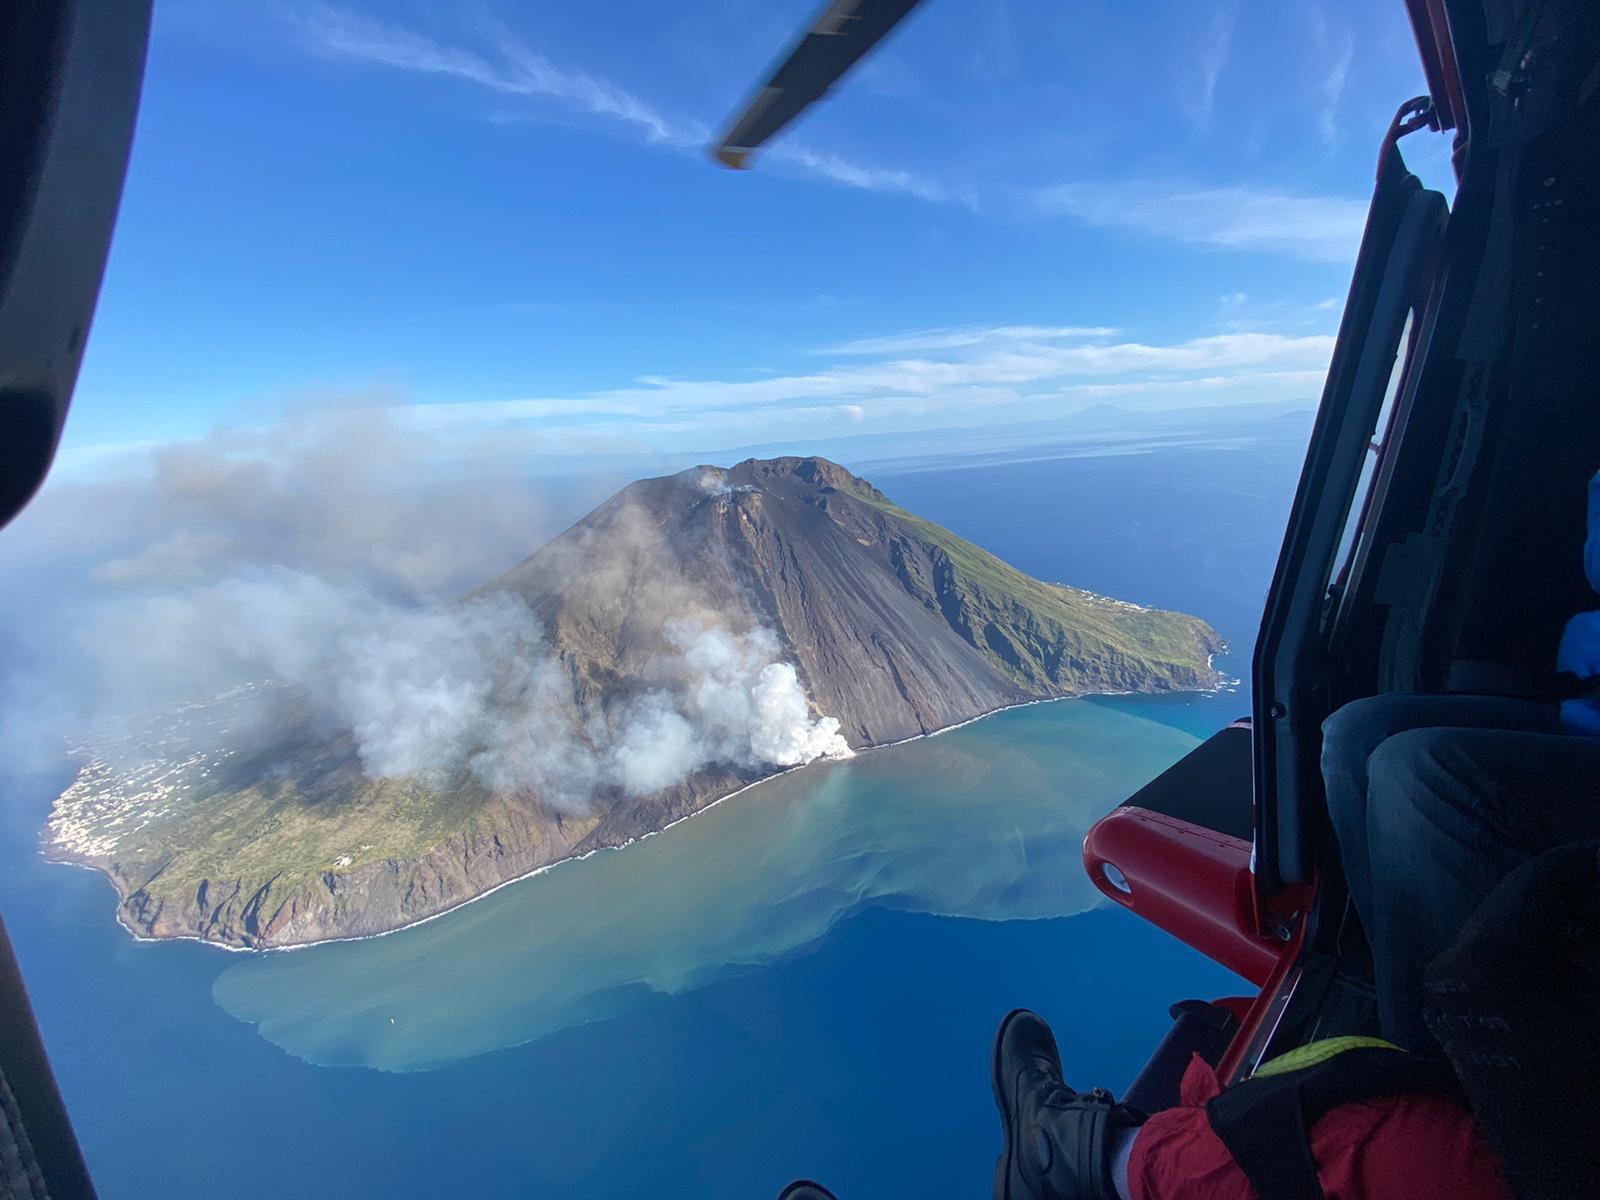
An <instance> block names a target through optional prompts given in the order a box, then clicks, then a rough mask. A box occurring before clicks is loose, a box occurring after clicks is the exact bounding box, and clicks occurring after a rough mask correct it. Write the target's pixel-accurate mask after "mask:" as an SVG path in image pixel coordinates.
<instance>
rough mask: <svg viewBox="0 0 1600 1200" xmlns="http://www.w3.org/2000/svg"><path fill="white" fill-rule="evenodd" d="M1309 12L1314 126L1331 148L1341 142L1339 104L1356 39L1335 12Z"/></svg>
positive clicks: (1314, 9)
mask: <svg viewBox="0 0 1600 1200" xmlns="http://www.w3.org/2000/svg"><path fill="white" fill-rule="evenodd" d="M1308 11H1309V12H1310V20H1311V38H1312V43H1313V47H1314V56H1315V61H1314V62H1313V63H1312V67H1311V71H1312V78H1313V79H1315V80H1316V81H1317V83H1316V99H1317V105H1318V111H1317V125H1318V128H1319V129H1320V130H1321V132H1322V140H1323V141H1325V142H1327V143H1329V144H1330V145H1332V144H1334V143H1336V142H1338V141H1339V140H1340V132H1339V101H1340V100H1341V99H1342V98H1343V97H1344V89H1345V85H1346V84H1348V83H1349V81H1350V67H1351V65H1352V64H1353V63H1354V62H1355V55H1356V41H1355V35H1354V34H1353V33H1351V31H1350V27H1349V25H1348V24H1346V23H1345V22H1344V20H1343V19H1342V18H1341V17H1340V16H1339V14H1338V12H1337V10H1334V9H1330V8H1328V7H1324V6H1322V5H1316V4H1313V5H1312V6H1311V8H1310V9H1309V10H1308Z"/></svg>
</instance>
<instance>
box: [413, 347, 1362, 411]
mask: <svg viewBox="0 0 1600 1200" xmlns="http://www.w3.org/2000/svg"><path fill="white" fill-rule="evenodd" d="M999 328H1001V329H1015V328H1019V327H999ZM983 332H985V333H988V332H991V331H983ZM886 341H887V342H889V343H890V344H891V345H892V342H893V340H892V339H886ZM973 344H974V345H976V346H978V347H979V349H978V350H977V352H976V353H972V354H969V355H966V356H964V357H954V358H926V357H924V358H901V359H891V360H887V361H883V362H875V363H859V364H849V365H840V366H834V367H830V368H827V369H824V370H819V371H813V372H807V373H804V374H797V375H775V376H770V377H765V378H760V379H743V380H721V379H675V378H669V377H665V376H646V377H643V378H641V379H639V380H637V381H636V383H635V384H634V385H633V386H631V387H623V388H612V389H608V390H605V391H600V392H593V393H590V394H587V395H582V396H573V397H538V398H529V399H521V400H500V401H486V402H470V403H463V404H429V405H418V406H414V407H412V408H410V409H407V410H404V414H405V419H406V420H407V422H408V423H409V424H410V425H411V426H412V427H413V428H418V429H433V430H447V429H452V428H466V427H474V426H480V427H481V426H494V425H515V424H520V423H525V422H545V421H552V420H582V421H595V420H609V421H630V420H631V421H633V422H635V423H638V424H640V425H642V426H645V427H648V428H650V429H654V430H656V431H658V432H659V431H661V430H662V429H665V428H667V424H666V422H669V421H670V420H672V419H673V418H682V417H685V416H692V415H704V414H723V415H724V416H726V415H727V414H737V413H752V412H767V413H773V412H778V411H780V410H781V412H782V413H783V414H784V415H786V416H793V415H795V414H796V413H797V412H799V411H803V409H797V408H796V407H795V406H813V407H815V406H826V407H828V408H829V409H830V410H831V411H832V412H835V413H843V415H853V414H851V413H850V409H851V408H852V407H854V408H859V409H861V410H863V412H864V413H870V414H877V413H879V412H881V411H883V410H884V408H885V406H886V404H887V403H888V402H892V401H896V400H913V401H921V402H922V410H923V411H930V410H932V409H936V408H943V407H956V406H962V405H972V404H974V403H986V404H995V403H1004V402H1020V401H1025V400H1028V399H1030V398H1037V397H1038V396H1040V395H1044V394H1048V390H1049V389H1052V388H1055V387H1059V386H1060V385H1063V384H1066V383H1069V382H1070V381H1072V380H1075V379H1082V378H1085V377H1091V378H1103V379H1113V378H1117V377H1123V376H1139V377H1141V378H1145V379H1155V380H1160V381H1162V382H1163V383H1171V382H1173V381H1175V380H1180V379H1181V378H1183V377H1185V376H1195V375H1208V376H1215V375H1218V374H1219V373H1232V374H1235V375H1240V376H1241V377H1242V376H1243V375H1244V374H1245V373H1248V372H1259V371H1281V370H1290V371H1305V372H1311V373H1313V374H1318V373H1320V372H1322V371H1323V370H1325V369H1326V366H1327V362H1328V358H1329V356H1330V355H1331V353H1332V349H1333V339H1332V338H1331V337H1328V336H1326V335H1321V334H1317V335H1309V336H1301V337H1294V336H1288V335H1284V334H1277V333H1263V332H1241V333H1227V334H1218V335H1214V336H1211V337H1202V338H1193V339H1190V340H1188V341H1184V342H1178V343H1175V344H1170V345H1154V344H1150V343H1146V342H1136V341H1121V342H1112V341H1106V340H1102V341H1098V342H1090V343H1085V344H1069V345H1055V344H1050V343H1048V342H1044V341H1035V342H1030V341H1015V340H1012V341H1008V340H1007V339H1005V338H999V339H991V338H988V337H979V338H977V340H976V341H975V342H974V343H973Z"/></svg>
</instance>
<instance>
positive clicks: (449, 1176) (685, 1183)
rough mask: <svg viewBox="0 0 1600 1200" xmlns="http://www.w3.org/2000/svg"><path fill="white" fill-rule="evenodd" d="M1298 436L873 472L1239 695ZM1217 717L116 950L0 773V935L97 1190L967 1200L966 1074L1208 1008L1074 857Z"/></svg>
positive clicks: (124, 942)
mask: <svg viewBox="0 0 1600 1200" xmlns="http://www.w3.org/2000/svg"><path fill="white" fill-rule="evenodd" d="M1303 438H1304V428H1303V426H1284V427H1282V428H1274V429H1272V430H1268V431H1265V432H1261V433H1260V434H1259V435H1257V436H1240V437H1236V438H1230V439H1219V440H1213V441H1206V442H1199V441H1195V442H1191V443H1188V444H1181V443H1180V444H1155V443H1148V442H1147V443H1146V444H1144V445H1141V446H1129V445H1117V444H1111V445H1101V446H1097V447H1095V448H1092V449H1085V448H1083V447H1078V448H1056V449H1054V450H1052V449H1049V448H1046V449H1044V450H1036V451H1034V452H1031V453H1029V454H1028V455H1012V456H1011V457H1010V458H1005V457H1004V456H1001V458H999V459H998V460H997V458H996V457H995V456H993V455H991V456H989V457H988V458H987V459H985V460H982V461H981V462H976V461H975V460H971V459H964V458H962V457H960V456H959V455H956V456H951V457H949V458H947V459H942V460H933V459H929V460H920V461H918V462H916V463H901V464H894V463H879V464H876V465H875V466H873V467H872V468H871V470H870V471H869V472H868V473H869V477H870V478H871V479H872V480H873V482H875V483H877V484H878V485H879V486H880V487H882V488H883V489H884V490H885V491H886V492H887V493H888V494H889V495H890V496H891V497H892V498H893V499H895V500H896V501H897V502H899V503H901V504H903V505H904V506H906V507H908V508H910V509H911V510H913V511H916V512H919V513H921V514H923V515H925V516H927V517H929V518H931V519H933V520H935V521H938V522H941V523H942V524H945V525H948V526H949V527H950V528H952V529H954V530H955V531H956V532H958V533H960V534H962V535H964V536H966V537H968V538H971V539H973V540H974V541H976V542H978V543H979V544H981V545H983V546H985V547H986V548H988V549H990V550H993V551H994V552H996V553H998V554H1000V555H1001V556H1002V557H1004V558H1006V559H1008V560H1010V561H1011V562H1013V563H1015V564H1016V565H1017V566H1019V567H1021V568H1023V569H1024V570H1027V571H1029V572H1031V573H1033V574H1035V575H1038V576H1040V577H1042V578H1045V579H1051V580H1057V581H1061V582H1066V583H1071V584H1074V585H1078V586H1082V587H1088V588H1092V589H1094V590H1096V591H1100V592H1104V593H1107V594H1110V595H1114V596H1118V597H1121V598H1126V599H1130V600H1135V601H1139V602H1144V603H1151V604H1158V605H1162V606H1168V607H1174V608H1179V609H1183V610H1185V611H1189V612H1193V613H1196V614H1198V615H1200V616H1203V617H1205V618H1206V619H1208V620H1210V621H1211V622H1212V623H1213V624H1214V625H1216V626H1217V627H1218V628H1219V629H1220V630H1221V631H1222V632H1223V633H1224V635H1225V636H1227V637H1228V638H1229V639H1230V641H1231V642H1232V643H1233V645H1234V647H1235V652H1234V653H1233V654H1232V655H1231V656H1230V658H1229V659H1228V660H1227V661H1226V662H1224V664H1223V665H1224V667H1225V668H1226V669H1228V670H1230V671H1231V672H1232V673H1233V674H1236V675H1237V674H1242V673H1244V672H1245V669H1246V664H1247V653H1246V652H1247V650H1248V647H1249V644H1250V640H1251V637H1252V635H1253V633H1254V626H1255V622H1256V620H1257V618H1258V615H1259V611H1260V604H1261V597H1262V593H1263V590H1264V588H1265V585H1266V580H1267V575H1268V572H1269V571H1270V567H1271V563H1272V561H1273V558H1274V556H1275V554H1276V551H1277V544H1278V540H1279V537H1280V536H1281V531H1282V528H1283V519H1284V516H1285V511H1286V506H1287V500H1288V497H1289V494H1290V491H1291V489H1292V486H1293V482H1294V478H1295V475H1296V473H1297V471H1298V467H1299V461H1300V457H1301V454H1302V452H1303V444H1304V442H1303ZM1246 704H1247V701H1246V698H1245V694H1244V693H1243V692H1242V691H1235V692H1224V693H1221V694H1219V695H1214V696H1183V697H1161V698H1142V697H1118V698H1105V699H1096V700H1084V701H1065V702H1059V703H1054V704H1048V705H1039V706H1033V707H1029V708H1025V709H1017V710H1013V711H1011V712H1008V713H1003V714H999V715H997V716H994V717H991V718H988V719H986V720H984V721H981V722H978V723H975V724H973V725H970V726H967V727H965V728H963V729H960V730H956V731H953V732H950V733H947V734H944V735H941V736H940V737H937V738H932V739H925V740H923V741H920V742H915V743H908V744H906V745H903V746H900V747H895V748H891V749H888V750H883V751H874V752H872V753H869V754H865V755H861V756H859V757H858V758H856V759H854V760H851V761H850V762H847V763H842V764H829V765H826V766H823V767H821V768H817V769H813V768H807V769H806V770H802V771H799V772H795V773H793V774H791V775H788V776H785V777H783V778H780V779H778V780H774V781H771V782H769V783H767V784H763V785H761V786H760V787H758V788H756V789H753V790H751V791H749V792H746V793H744V794H743V795H741V796H739V797H736V798H735V799H733V800H731V801H729V802H728V803H726V804H723V805H720V806H718V807H717V808H715V809H713V810H711V811H710V812H708V813H706V814H704V815H702V816H700V817H697V818H695V819H694V820H692V821H689V822H686V823H684V824H682V825H679V826H677V827H676V828H674V829H672V830H670V831H668V832H667V833H665V834H662V835H660V836H658V837H655V838H650V839H646V840H645V841H643V842H641V843H638V844H637V845H636V846H633V847H629V848H627V849H624V850H621V851H617V852H612V853H607V854H601V855H596V856H594V857H592V858H590V859H588V860H585V861H583V862H579V863H574V864H568V865H564V866H561V867H558V868H557V869H555V870H553V871H551V872H548V873H547V874H544V875H541V876H539V877H536V878H533V879H530V880H526V881H524V882H522V883H519V884H516V885H513V886H512V887H509V888H506V889H503V890H502V891H500V892H498V893H496V894H495V895H493V896H491V897H489V898H487V899H485V900H483V901H481V902H480V903H477V904H473V905H469V906H467V907H465V908H463V909H460V910H458V911H457V912H456V913H453V914H450V915H448V916H446V917H444V918H441V919H440V920H437V921H434V922H430V923H428V924H426V925H423V926H420V927H418V928H416V929H413V930H410V931H406V932H403V933H401V934H397V935H394V936H392V937H388V938H381V939H375V940H372V941H368V942H362V943H352V944H347V945H334V946H327V947H320V948H316V949H313V950H307V951H302V952H296V953H293V954H287V955H282V954H280V955H264V956H255V955H230V954H224V953H221V952H218V951H216V950H214V949H210V948H207V947H203V946H199V945H195V944H183V943H166V944H138V943H135V942H134V941H133V940H132V939H131V938H130V937H129V936H128V935H127V934H126V933H124V932H123V931H122V930H121V929H120V928H119V927H118V926H117V925H116V924H115V922H114V921H113V919H112V910H113V896H112V892H111V889H110V887H109V885H108V884H106V883H105V882H104V881H103V880H101V879H100V878H99V877H98V876H96V875H94V874H92V873H90V872H86V871H77V870H69V869H65V868H62V867H54V866H47V865H46V864H44V863H43V862H42V861H41V860H40V859H39V857H38V855H37V852H36V850H35V847H36V845H37V833H38V829H39V826H40V825H41V823H42V821H43V818H44V815H45V813H46V811H47V809H48V806H49V802H50V799H51V797H52V795H53V794H54V790H57V789H59V786H60V785H61V784H62V783H63V782H64V780H63V779H39V778H31V779H19V778H4V779H0V789H3V791H4V796H5V800H6V803H5V804H4V805H0V814H3V820H4V828H3V829H0V835H3V836H0V912H3V913H4V915H5V919H6V922H7V924H8V926H9V928H10V930H11V935H12V938H13V940H14V941H15V943H16V947H17V952H18V955H19V957H20V958H21V961H22V965H23V968H24V971H25V974H26V976H27V978H28V982H29V985H30V988H31V991H32V994H33V1000H34V1005H35V1008H36V1010H37V1012H38V1015H39V1019H40V1022H41V1025H42V1026H43V1029H44V1032H45V1037H46V1041H47V1043H48V1046H49V1049H50V1051H51V1054H52V1056H53V1059H54V1062H55V1066H56V1070H57V1074H58V1076H59V1079H60V1082H61V1086H62V1088H63V1091H64V1092H65V1094H66V1098H67V1101H68V1105H69V1107H70V1108H71V1110H72V1113H73V1117H74V1120H75V1123H76V1125H77V1129H78V1133H79V1135H80V1138H81V1140H82V1142H83V1145H84V1148H85V1152H86V1153H87V1155H88V1158H89V1162H90V1166H91V1169H92V1170H93V1172H94V1174H95V1177H96V1180H97V1182H98V1184H99V1187H100V1190H101V1193H102V1195H104V1196H106V1197H110V1198H115V1197H124V1196H127V1197H143V1196H156V1195H159V1196H162V1197H173V1198H186V1197H197V1198H198V1197H206V1198H207V1200H211V1198H212V1197H216V1196H229V1197H240V1198H244V1200H248V1198H254V1197H273V1198H274V1200H279V1198H281V1197H283V1196H289V1195H292V1196H301V1195H312V1194H329V1195H353V1196H366V1195H373V1196H376V1195H385V1196H396V1197H408V1196H439V1195H449V1196H537V1197H544V1196H548V1197H569V1196H570V1197H585V1198H591V1197H592V1198H596V1200H603V1198H609V1197H618V1198H620V1197H634V1196H640V1195H651V1196H662V1197H677V1196H682V1197H696V1198H700V1197H705V1198H708V1200H710V1198H720V1197H727V1198H730V1200H731V1198H734V1197H740V1198H745V1197H757V1198H759V1197H765V1196H771V1195H775V1194H776V1192H777V1189H778V1188H779V1187H780V1186H781V1185H782V1184H783V1183H784V1182H786V1181H787V1180H788V1179H790V1178H792V1177H794V1176H796V1175H811V1176H815V1177H818V1178H821V1179H823V1180H824V1181H826V1182H828V1183H830V1184H831V1185H832V1186H834V1187H835V1188H837V1189H838V1190H839V1192H840V1193H841V1195H842V1196H843V1198H844V1200H862V1198H866V1197H873V1198H882V1197H887V1196H905V1195H918V1196H927V1197H951V1198H952V1200H960V1198H966V1197H970V1198H973V1200H976V1198H977V1197H980V1196H986V1195H987V1194H988V1191H987V1189H988V1186H989V1178H990V1175H991V1173H992V1170H993V1161H994V1154H995V1151H996V1149H997V1146H998V1133H997V1128H996V1124H995V1120H994V1116H993V1111H992V1104H991V1101H990V1098H989V1091H988V1061H987V1056H988V1050H989V1041H990V1037H991V1035H992V1032H993V1029H994V1026H995V1024H996V1022H997V1021H998V1020H999V1018H1000V1017H1001V1016H1002V1015H1004V1013H1005V1012H1006V1011H1007V1010H1008V1009H1010V1008H1012V1007H1015V1006H1018V1005H1026V1006H1029V1007H1034V1008H1037V1009H1038V1010H1040V1011H1041V1012H1043V1013H1045V1014H1046V1015H1047V1016H1048V1017H1049V1018H1050V1019H1051V1020H1052V1022H1053V1023H1054V1024H1055V1026H1056V1028H1057V1030H1058V1032H1059V1034H1060V1036H1061V1040H1062V1042H1063V1045H1064V1048H1065V1051H1066V1057H1067V1058H1068V1060H1069V1064H1070V1069H1071V1073H1072V1075H1073V1077H1074V1078H1075V1079H1076V1080H1077V1081H1079V1082H1081V1083H1082V1084H1084V1085H1088V1084H1091V1083H1098V1084H1106V1085H1109V1086H1113V1087H1116V1086H1120V1085H1122V1084H1125V1083H1126V1082H1127V1081H1128V1080H1129V1079H1130V1078H1131V1076H1132V1075H1133V1074H1134V1073H1135V1071H1136V1070H1137V1069H1138V1067H1139V1066H1140V1065H1141V1064H1142V1062H1143V1060H1144V1057H1145V1056H1146V1054H1147V1053H1148V1051H1149V1050H1150V1048H1151V1047H1152V1046H1153V1044H1154V1042H1155V1040H1156V1039H1157V1038H1158V1037H1159V1036H1160V1034H1161V1033H1162V1031H1163V1030H1164V1028H1165V1025H1166V1007H1167V1005H1168V1004H1169V1003H1170V1002H1172V1001H1174V1000H1177V999H1180V998H1183V997H1185V996H1189V995H1199V996H1212V995H1219V994H1228V993H1230V992H1232V991H1234V990H1236V989H1237V987H1238V986H1239V985H1238V981H1236V980H1234V979H1232V977H1230V976H1229V975H1228V974H1227V973H1226V972H1224V971H1223V970H1221V969H1220V968H1217V967H1215V966H1213V965H1211V964H1209V963H1207V962H1205V961H1204V960H1202V959H1200V958H1198V957H1197V956H1196V955H1194V954H1193V953H1192V952H1190V951H1188V950H1187V949H1185V948H1184V947H1182V946H1179V945H1177V944H1176V943H1174V942H1172V941H1171V940H1169V939H1168V938H1166V937H1165V935H1163V934H1161V933H1160V932H1158V931H1156V930H1154V929H1152V928H1150V927H1148V926H1145V925H1144V924H1143V923H1141V922H1139V921H1138V920H1136V919H1134V918H1132V917H1130V916H1128V915H1127V914H1125V913H1123V912H1121V911H1120V910H1114V909H1109V908H1106V907H1104V906H1101V905H1098V904H1096V902H1095V901H1096V897H1095V895H1094V893H1093V892H1092V890H1090V889H1089V887H1088V885H1087V884H1086V883H1085V882H1084V881H1083V879H1082V874H1081V870H1080V869H1079V867H1078V865H1077V846H1078V842H1079V841H1080V840H1081V837H1082V832H1083V829H1084V828H1086V827H1087V824H1088V823H1089V822H1090V821H1092V820H1093V819H1094V817H1095V816H1097V815H1098V814H1099V813H1100V812H1103V811H1104V810H1105V809H1106V808H1108V807H1110V806H1111V805H1112V804H1114V803H1115V802H1116V801H1117V800H1119V799H1120V798H1121V797H1122V796H1123V795H1125V794H1126V793H1127V791H1128V790H1130V789H1131V788H1132V787H1136V786H1138V784H1139V783H1142V782H1143V781H1144V779H1146V778H1148V777H1149V776H1150V775H1152V774H1154V773H1155V772H1156V771H1157V770H1159V769H1161V767H1162V766H1163V765H1165V764H1166V763H1168V762H1170V761H1172V760H1173V759H1174V758H1176V757H1177V756H1179V755H1180V754H1182V753H1183V752H1184V750H1185V749H1186V748H1187V747H1188V746H1191V745H1193V744H1195V742H1196V741H1197V740H1198V739H1199V738H1200V737H1203V736H1204V735H1206V734H1207V733H1209V732H1210V731H1212V730H1214V729H1216V728H1218V727H1220V726H1221V725H1223V724H1225V723H1226V722H1227V721H1228V720H1230V719H1232V718H1233V717H1235V716H1238V715H1240V714H1241V713H1242V712H1243V711H1244V710H1245V707H1246Z"/></svg>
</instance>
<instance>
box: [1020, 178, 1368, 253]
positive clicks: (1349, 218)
mask: <svg viewBox="0 0 1600 1200" xmlns="http://www.w3.org/2000/svg"><path fill="white" fill-rule="evenodd" d="M1031 203H1032V207H1033V209H1034V211H1036V212H1038V213H1042V214H1046V215H1060V216H1070V217H1076V218H1077V219H1079V220H1081V221H1087V222H1088V223H1089V224H1091V225H1099V226H1103V227H1105V228H1108V229H1132V230H1137V231H1140V232H1143V233H1151V234H1155V235H1157V236H1159V237H1166V238H1172V239H1174V240H1176V241H1180V242H1187V243H1189V244H1190V245H1197V246H1214V247H1218V248H1221V249H1227V250H1253V251H1262V252H1267V253H1276V254H1292V255H1294V256H1296V257H1298V258H1305V259H1310V260H1312V261H1314V262H1328V263H1348V262H1350V261H1352V260H1353V259H1354V257H1355V253H1356V249H1357V247H1358V246H1359V244H1360V242H1361V230H1362V227H1363V225H1364V224H1365V223H1366V215H1367V205H1366V202H1365V201H1362V200H1355V199H1348V198H1346V197H1342V196H1301V195H1296V194H1294V193H1292V192H1285V191H1279V190H1277V189H1273V188H1252V187H1243V186H1233V187H1178V186H1172V185H1163V184H1158V183H1149V182H1137V181H1126V182H1104V181H1101V182H1087V183H1067V184H1059V185H1056V186H1054V187H1044V188H1039V189H1036V190H1035V191H1034V192H1033V194H1032V196H1031Z"/></svg>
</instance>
